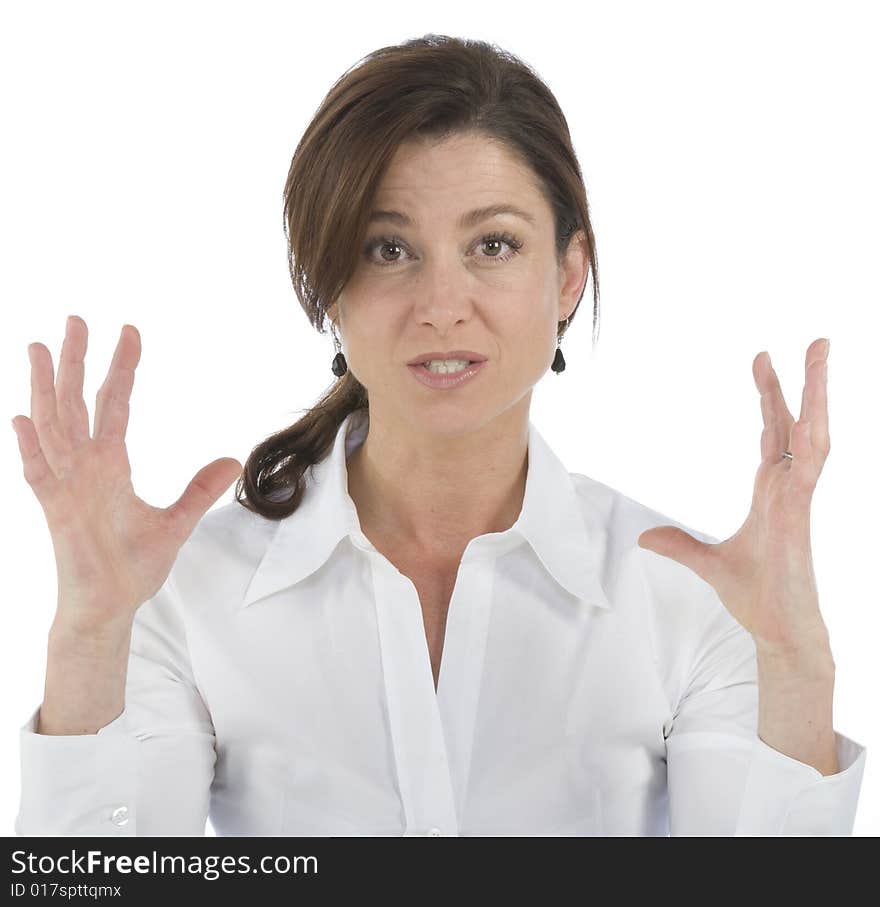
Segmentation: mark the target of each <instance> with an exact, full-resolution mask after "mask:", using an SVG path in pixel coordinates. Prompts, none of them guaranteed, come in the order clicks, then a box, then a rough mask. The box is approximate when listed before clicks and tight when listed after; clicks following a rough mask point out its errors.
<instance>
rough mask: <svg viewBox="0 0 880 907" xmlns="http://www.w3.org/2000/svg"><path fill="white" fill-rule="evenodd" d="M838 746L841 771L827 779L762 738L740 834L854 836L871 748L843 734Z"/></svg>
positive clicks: (744, 801) (751, 767)
mask: <svg viewBox="0 0 880 907" xmlns="http://www.w3.org/2000/svg"><path fill="white" fill-rule="evenodd" d="M834 743H835V749H836V752H837V761H838V764H839V766H840V771H839V772H837V773H836V774H834V775H823V774H822V773H821V772H820V771H819V770H818V769H817V768H814V767H813V766H812V765H807V764H806V763H805V762H800V761H798V760H797V759H793V758H792V757H791V756H788V755H786V754H785V753H782V752H780V751H779V750H777V749H774V748H773V747H772V746H770V745H769V744H768V743H766V742H765V741H763V740H762V739H761V738H760V737H757V738H756V740H755V743H754V750H753V756H752V761H751V763H750V765H749V771H748V775H747V778H746V785H745V790H744V792H743V799H742V806H741V809H740V813H739V819H738V821H737V826H736V832H735V833H734V834H735V836H736V837H745V836H751V837H756V836H761V837H764V836H771V835H786V836H805V835H817V836H824V837H828V836H848V835H851V834H852V830H853V825H854V824H855V817H856V808H857V806H858V800H859V792H860V790H861V786H862V776H863V775H864V771H865V759H866V754H867V750H866V749H865V747H864V746H862V745H861V744H859V743H856V742H855V741H854V740H851V739H850V738H849V737H845V736H844V735H843V734H840V733H838V732H837V731H835V732H834Z"/></svg>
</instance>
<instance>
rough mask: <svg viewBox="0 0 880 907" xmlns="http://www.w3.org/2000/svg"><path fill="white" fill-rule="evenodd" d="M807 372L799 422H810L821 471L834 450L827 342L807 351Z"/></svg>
mask: <svg viewBox="0 0 880 907" xmlns="http://www.w3.org/2000/svg"><path fill="white" fill-rule="evenodd" d="M804 372H805V376H806V378H805V382H804V391H803V394H802V395H801V414H800V419H799V421H807V420H809V422H810V423H811V425H812V428H811V437H810V441H811V445H812V449H813V458H814V460H815V461H816V465H817V466H818V467H819V469H821V468H822V464H823V463H824V462H825V459H826V458H827V456H828V452H829V450H830V449H831V439H830V436H829V434H828V353H827V349H826V341H825V339H824V338H819V339H818V340H814V341H813V343H811V344H810V346H809V347H808V348H807V354H806V361H805V364H804Z"/></svg>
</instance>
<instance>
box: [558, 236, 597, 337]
mask: <svg viewBox="0 0 880 907" xmlns="http://www.w3.org/2000/svg"><path fill="white" fill-rule="evenodd" d="M586 240H587V235H586V233H585V232H584V231H583V230H578V231H576V232H575V233H573V234H572V236H571V238H570V239H569V241H568V249H567V250H566V253H565V256H564V257H563V259H562V261H561V262H560V263H559V321H565V319H566V317H567V316H569V315H571V313H572V311H574V307H575V306H576V305H577V301H578V299H580V297H581V294H582V293H583V291H584V286H585V285H586V283H587V278H588V277H589V275H590V253H589V250H588V248H587V242H586Z"/></svg>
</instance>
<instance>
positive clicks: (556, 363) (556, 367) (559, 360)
mask: <svg viewBox="0 0 880 907" xmlns="http://www.w3.org/2000/svg"><path fill="white" fill-rule="evenodd" d="M565 323H566V324H568V318H566V319H565ZM562 333H564V331H563V332H562ZM562 333H560V334H559V339H558V340H557V341H556V343H557V346H556V355H555V356H554V357H553V365H551V366H550V368H552V369H553V371H554V372H556V374H557V375H558V374H559V373H560V372H564V371H565V356H563V355H562V349H561V348H560V346H559V344H560V343H561V342H562Z"/></svg>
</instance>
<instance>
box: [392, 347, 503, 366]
mask: <svg viewBox="0 0 880 907" xmlns="http://www.w3.org/2000/svg"><path fill="white" fill-rule="evenodd" d="M432 359H466V360H467V361H468V362H485V361H486V357H485V356H484V355H482V353H475V352H474V351H473V350H452V352H449V353H421V354H420V355H418V356H416V357H415V359H410V360H409V362H407V365H421V364H422V363H424V362H430V361H431V360H432Z"/></svg>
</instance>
